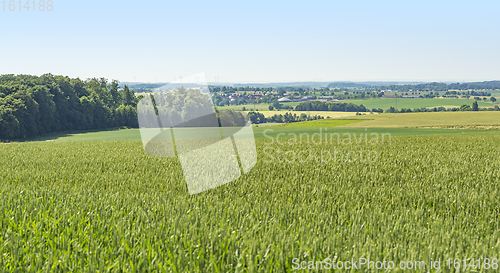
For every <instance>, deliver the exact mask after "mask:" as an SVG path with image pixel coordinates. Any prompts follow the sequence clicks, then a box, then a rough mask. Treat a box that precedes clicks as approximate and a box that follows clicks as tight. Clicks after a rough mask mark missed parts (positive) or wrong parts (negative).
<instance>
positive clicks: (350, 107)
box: [294, 101, 366, 112]
mask: <svg viewBox="0 0 500 273" xmlns="http://www.w3.org/2000/svg"><path fill="white" fill-rule="evenodd" d="M294 110H295V111H337V112H366V107H364V106H363V104H361V105H356V104H354V103H346V102H325V101H307V102H302V103H300V104H298V105H297V106H295V108H294Z"/></svg>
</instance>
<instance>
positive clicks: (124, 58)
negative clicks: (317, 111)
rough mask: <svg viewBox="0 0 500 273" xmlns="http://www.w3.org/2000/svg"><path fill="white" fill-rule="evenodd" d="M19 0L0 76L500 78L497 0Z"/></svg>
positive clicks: (3, 39)
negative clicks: (42, 7)
mask: <svg viewBox="0 0 500 273" xmlns="http://www.w3.org/2000/svg"><path fill="white" fill-rule="evenodd" d="M30 1H33V0H30ZM12 2H14V1H12ZM15 2H16V10H15V11H9V6H8V3H9V1H8V0H7V1H6V9H5V11H4V10H3V4H2V3H0V25H1V26H2V31H1V33H0V50H1V53H0V74H33V75H41V74H44V73H52V74H57V75H66V76H70V77H80V78H82V79H86V78H90V77H105V78H108V79H110V80H111V79H117V80H120V81H128V82H134V81H137V82H168V81H172V80H174V79H176V78H179V77H180V76H188V75H192V74H196V73H199V72H205V74H206V75H207V80H208V81H215V77H216V76H218V80H219V81H220V82H241V83H255V82H290V81H460V82H463V81H483V80H500V74H499V72H500V68H499V64H500V35H499V33H500V22H499V21H500V19H499V18H498V12H499V11H500V2H498V1H475V2H473V1H467V2H466V1H438V2H435V1H418V2H417V1H412V2H409V1H377V2H375V1H307V2H306V1H300V2H299V1H175V2H170V1H166V2H164V1H147V2H141V1H115V0H112V1H95V0H88V1H69V0H54V1H53V7H54V8H53V11H50V12H48V11H44V12H41V11H26V10H24V9H23V11H19V9H18V4H17V2H18V0H16V1H15ZM25 2H26V0H22V4H23V5H24V4H25ZM36 2H37V3H38V2H39V0H36ZM45 2H47V1H45Z"/></svg>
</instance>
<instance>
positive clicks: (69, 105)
mask: <svg viewBox="0 0 500 273" xmlns="http://www.w3.org/2000/svg"><path fill="white" fill-rule="evenodd" d="M139 100H140V98H136V96H135V94H134V92H133V91H131V90H129V88H128V87H127V86H124V87H123V88H119V83H118V81H116V80H114V81H111V82H108V80H107V79H104V78H99V79H98V78H92V79H88V80H85V81H83V80H81V79H79V78H69V77H66V76H54V75H52V74H45V75H42V76H31V75H17V76H15V75H12V74H8V75H0V139H23V138H30V137H36V136H40V135H43V134H47V133H52V132H60V131H69V130H91V129H104V128H110V127H118V126H128V127H138V122H137V110H136V107H137V103H138V101H139Z"/></svg>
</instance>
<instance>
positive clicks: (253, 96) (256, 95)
mask: <svg viewBox="0 0 500 273" xmlns="http://www.w3.org/2000/svg"><path fill="white" fill-rule="evenodd" d="M260 98H262V94H254V95H250V99H252V100H256V99H260Z"/></svg>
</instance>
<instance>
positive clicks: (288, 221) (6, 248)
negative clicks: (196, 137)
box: [0, 122, 500, 272]
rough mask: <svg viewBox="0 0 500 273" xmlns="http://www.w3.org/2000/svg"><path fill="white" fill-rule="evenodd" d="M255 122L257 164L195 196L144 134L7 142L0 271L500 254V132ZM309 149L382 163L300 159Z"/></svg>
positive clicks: (1, 161)
mask: <svg viewBox="0 0 500 273" xmlns="http://www.w3.org/2000/svg"><path fill="white" fill-rule="evenodd" d="M341 123H342V122H341ZM357 124H361V123H357ZM323 125H324V124H323V123H321V126H323ZM269 128H274V131H273V132H269V131H268V133H267V135H268V136H274V135H276V134H277V133H279V132H280V131H279V130H292V129H295V130H303V131H304V132H313V131H314V130H316V129H318V128H313V127H311V128H303V127H299V128H293V127H292V128H288V127H269ZM269 128H267V129H269ZM280 128H281V129H280ZM255 129H256V137H257V139H256V144H257V151H258V162H257V164H256V166H255V167H254V168H253V169H252V170H251V171H250V172H249V173H248V174H245V175H243V176H241V177H240V178H238V179H236V180H234V181H232V182H230V183H228V184H226V185H223V186H220V187H218V188H215V189H212V190H209V191H206V192H203V193H200V194H196V195H189V194H188V191H187V186H186V183H185V181H184V179H183V172H182V168H181V166H180V163H179V161H178V160H177V159H174V158H155V157H151V156H148V155H147V154H145V153H144V151H143V148H142V142H140V138H139V139H137V135H138V131H137V130H117V131H110V132H93V133H92V132H91V133H87V134H75V135H70V134H67V135H64V137H54V138H52V141H33V142H23V143H11V144H0V181H2V184H1V185H0V194H1V196H2V197H3V198H2V199H0V210H1V211H2V213H0V225H1V228H0V229H1V230H2V234H1V236H0V253H1V255H0V267H1V268H4V269H5V270H7V271H23V272H34V271H44V272H47V271H71V272H109V271H118V272H120V271H132V272H134V271H135V272H157V271H160V272H255V271H258V272H286V271H291V270H293V269H294V267H293V266H294V264H293V263H292V259H293V258H299V259H301V260H323V259H325V258H331V259H334V258H335V259H337V260H350V259H351V258H354V259H358V258H360V257H365V258H369V259H371V260H383V259H386V260H392V261H394V262H396V263H397V262H398V261H403V260H414V261H416V260H422V261H425V262H426V263H427V262H428V261H430V260H431V259H432V260H437V259H441V260H442V261H443V260H446V259H448V258H461V259H463V258H475V259H478V258H486V257H488V258H499V257H500V255H499V254H500V232H499V230H500V197H499V196H500V190H499V181H500V160H499V159H500V133H498V130H470V131H469V132H471V133H469V134H463V132H464V131H467V130H446V129H412V128H396V129H395V128H390V129H387V130H389V131H387V132H392V138H391V139H390V142H385V143H383V144H382V143H379V144H366V143H365V142H364V141H362V142H361V143H356V142H353V143H352V144H349V143H344V142H341V143H340V144H339V143H338V142H335V141H334V142H332V143H323V144H322V145H314V144H311V143H305V142H302V143H296V144H293V145H288V144H284V145H281V144H278V143H276V142H273V143H272V144H271V139H270V138H269V137H264V136H262V133H263V130H265V129H266V128H260V127H259V128H255ZM307 130H309V131H307ZM330 130H333V128H330ZM338 130H339V132H342V133H348V132H355V133H358V136H359V134H360V133H363V132H368V135H370V133H372V132H375V131H374V130H375V129H370V130H368V129H366V130H365V129H362V128H345V127H338ZM356 130H358V131H356ZM378 130H380V131H379V132H381V133H382V132H383V130H386V129H380V128H379V129H378ZM391 130H392V131H391ZM398 130H399V131H398ZM412 130H413V131H412ZM426 130H427V131H426ZM282 132H286V133H288V132H289V131H282ZM432 132H434V133H432ZM447 132H456V133H447ZM110 134H111V135H110ZM113 134H114V135H113ZM273 134H274V135H273ZM348 134H349V133H348ZM105 135H107V136H108V137H107V139H106V137H105ZM118 135H121V136H122V138H121V139H120V138H118V139H117V137H118ZM285 136H286V134H285ZM278 150H280V152H282V155H283V154H285V153H286V156H285V157H280V158H278V157H277V151H278ZM304 150H307V151H309V150H310V151H311V153H315V152H317V153H318V154H321V152H322V151H323V152H324V151H329V152H331V154H332V155H333V154H334V152H335V151H337V152H338V155H340V153H344V154H346V153H347V152H348V151H356V152H357V151H364V152H369V153H371V155H372V159H371V160H366V159H365V162H361V160H360V159H358V160H348V159H346V158H341V157H340V156H339V158H337V159H336V160H334V159H332V160H329V161H326V160H323V161H320V160H318V159H317V158H313V157H311V158H310V160H305V161H304V160H302V161H299V160H298V159H295V160H294V158H293V155H294V153H297V152H299V151H304ZM374 155H377V159H376V160H373V159H374V158H375V157H374ZM442 263H444V262H442ZM364 270H365V271H371V270H372V269H366V268H365V269H364ZM374 271H376V270H374ZM426 271H428V270H426Z"/></svg>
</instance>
